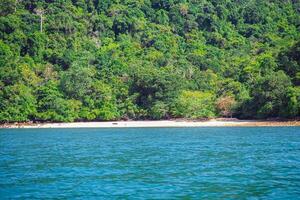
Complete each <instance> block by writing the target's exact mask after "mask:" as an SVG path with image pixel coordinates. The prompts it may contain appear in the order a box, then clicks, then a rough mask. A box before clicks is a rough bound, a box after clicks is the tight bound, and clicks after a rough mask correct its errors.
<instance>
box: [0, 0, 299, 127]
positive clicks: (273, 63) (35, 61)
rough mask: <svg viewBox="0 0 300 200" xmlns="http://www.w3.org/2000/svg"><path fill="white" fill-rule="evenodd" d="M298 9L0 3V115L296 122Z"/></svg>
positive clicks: (279, 5) (158, 1) (267, 4)
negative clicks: (290, 119)
mask: <svg viewBox="0 0 300 200" xmlns="http://www.w3.org/2000/svg"><path fill="white" fill-rule="evenodd" d="M299 16H300V15H299V3H296V1H258V0H253V1H234V0H226V1H225V0H220V1H216V0H206V1H190V0H188V1H174V0H152V1H142V0H140V1H132V0H128V1H115V0H113V1H108V0H102V1H92V0H76V1H75V0H65V1H61V0H51V1H36V0H34V1H29V0H22V1H20V0H1V1H0V121H1V122H15V121H29V120H41V121H76V120H118V119H167V118H171V117H186V118H202V117H214V116H217V115H218V112H219V114H222V115H224V116H228V117H229V116H230V115H231V114H233V115H234V116H235V117H245V118H267V117H299V114H300V113H299V88H298V87H299V85H300V57H299V55H300V50H299V46H300V31H299V24H300V17H299ZM41 20H42V21H41ZM41 22H43V29H42V30H40V24H41ZM233 102H234V112H233V110H231V109H228V108H231V104H233ZM218 105H221V107H222V109H220V108H221V107H219V108H218Z"/></svg>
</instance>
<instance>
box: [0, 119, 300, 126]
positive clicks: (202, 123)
mask: <svg viewBox="0 0 300 200" xmlns="http://www.w3.org/2000/svg"><path fill="white" fill-rule="evenodd" d="M299 125H300V122H299V121H292V122H277V121H274V122H272V121H271V122H270V121H254V120H219V119H214V120H209V121H182V120H178V121H176V120H162V121H111V122H72V123H40V124H9V125H2V126H0V127H2V128H3V127H4V128H124V127H128V128H129V127H133V128H138V127H222V126H299Z"/></svg>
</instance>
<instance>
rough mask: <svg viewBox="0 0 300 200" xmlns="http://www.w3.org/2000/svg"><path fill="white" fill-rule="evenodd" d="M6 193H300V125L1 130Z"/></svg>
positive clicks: (0, 177)
mask: <svg viewBox="0 0 300 200" xmlns="http://www.w3.org/2000/svg"><path fill="white" fill-rule="evenodd" d="M0 199H1V200H4V199H272V200H273V199H300V128H299V127H282V128H270V127H268V128H266V127H265V128H263V127H262V128H246V127H243V128H238V127H236V128H123V129H0Z"/></svg>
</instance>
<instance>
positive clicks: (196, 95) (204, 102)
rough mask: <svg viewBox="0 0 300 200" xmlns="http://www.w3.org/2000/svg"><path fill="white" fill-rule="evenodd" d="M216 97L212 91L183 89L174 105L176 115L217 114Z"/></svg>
mask: <svg viewBox="0 0 300 200" xmlns="http://www.w3.org/2000/svg"><path fill="white" fill-rule="evenodd" d="M214 101H215V97H214V95H213V94H212V93H210V92H198V91H182V92H181V94H180V95H179V96H178V97H177V99H176V100H175V103H174V107H173V110H172V112H173V115H174V116H175V117H185V118H192V119H197V118H211V117H214V116H215V107H214Z"/></svg>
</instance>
